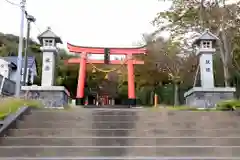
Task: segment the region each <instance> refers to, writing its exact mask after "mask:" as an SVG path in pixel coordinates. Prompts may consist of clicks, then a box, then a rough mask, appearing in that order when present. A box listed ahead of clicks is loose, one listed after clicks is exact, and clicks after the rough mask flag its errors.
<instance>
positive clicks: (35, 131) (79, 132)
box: [10, 128, 240, 137]
mask: <svg viewBox="0 0 240 160" xmlns="http://www.w3.org/2000/svg"><path fill="white" fill-rule="evenodd" d="M10 135H13V136H18V137H22V136H23V137H32V136H42V137H53V136H56V137H65V136H67V137H70V136H72V137H81V136H84V137H86V136H105V137H114V136H124V137H127V136H129V135H134V136H136V137H144V136H150V137H152V136H164V137H167V136H169V137H180V136H190V137H191V136H192V137H194V136H208V137H222V136H227V137H236V136H239V135H240V130H239V129H234V130H229V129H216V130H212V129H210V130H207V129H205V130H202V129H199V130H190V129H181V130H176V129H172V130H171V129H152V130H146V129H142V130H128V129H125V130H123V129H105V130H104V129H99V130H96V129H79V128H69V129H66V128H54V129H50V128H45V129H41V128H31V129H11V130H10Z"/></svg>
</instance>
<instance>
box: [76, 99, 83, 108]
mask: <svg viewBox="0 0 240 160" xmlns="http://www.w3.org/2000/svg"><path fill="white" fill-rule="evenodd" d="M84 103H85V99H84V98H76V106H83V105H85V104H84Z"/></svg>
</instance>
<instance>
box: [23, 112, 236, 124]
mask: <svg viewBox="0 0 240 160" xmlns="http://www.w3.org/2000/svg"><path fill="white" fill-rule="evenodd" d="M40 113H41V114H39V113H32V115H29V116H27V117H26V119H27V120H30V119H31V120H39V119H44V120H58V121H59V120H63V119H64V120H93V121H139V120H140V121H168V120H173V121H186V120H188V121H194V122H197V121H206V122H210V121H212V120H213V119H214V120H216V121H228V122H229V121H230V122H234V121H237V120H238V119H239V116H236V114H233V113H232V114H230V113H229V114H214V113H215V112H209V113H213V114H212V115H211V114H206V115H204V114H201V113H199V114H194V113H191V114H190V115H188V113H187V112H186V113H185V114H183V113H182V112H180V113H181V114H176V115H174V116H171V115H170V116H169V115H161V114H155V115H151V114H150V115H148V114H146V113H145V114H146V115H139V114H135V115H91V114H83V113H74V112H70V113H68V112H67V113H62V112H56V113H55V112H51V113H42V112H40ZM202 113H205V112H202ZM206 113H207V112H206Z"/></svg>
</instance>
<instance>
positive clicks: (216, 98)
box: [184, 87, 236, 108]
mask: <svg viewBox="0 0 240 160" xmlns="http://www.w3.org/2000/svg"><path fill="white" fill-rule="evenodd" d="M235 91H236V89H235V88H230V87H215V88H202V87H194V88H192V89H190V90H189V91H188V92H186V93H185V94H184V97H185V99H186V105H187V106H190V107H196V108H215V107H216V105H217V103H219V102H221V101H224V100H231V99H234V92H235Z"/></svg>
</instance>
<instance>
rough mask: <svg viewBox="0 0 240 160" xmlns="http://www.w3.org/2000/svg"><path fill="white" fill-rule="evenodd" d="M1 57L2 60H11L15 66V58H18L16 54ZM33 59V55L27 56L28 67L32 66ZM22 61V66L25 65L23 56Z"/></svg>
mask: <svg viewBox="0 0 240 160" xmlns="http://www.w3.org/2000/svg"><path fill="white" fill-rule="evenodd" d="M1 58H3V59H4V60H6V61H8V62H11V63H13V64H15V65H16V66H17V58H18V57H17V56H9V57H1ZM34 61H35V57H33V56H29V57H28V61H27V66H28V68H32V67H33V64H34ZM22 62H23V63H22V67H24V65H25V60H24V57H23V60H22Z"/></svg>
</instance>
